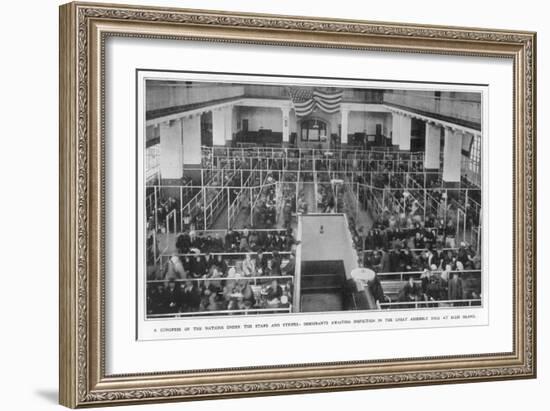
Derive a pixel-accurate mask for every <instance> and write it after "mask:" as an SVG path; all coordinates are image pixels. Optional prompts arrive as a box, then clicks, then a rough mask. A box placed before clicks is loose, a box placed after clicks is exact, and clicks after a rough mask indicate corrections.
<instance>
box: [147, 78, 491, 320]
mask: <svg viewBox="0 0 550 411" xmlns="http://www.w3.org/2000/svg"><path fill="white" fill-rule="evenodd" d="M152 77H153V78H147V79H146V80H145V81H144V88H145V93H144V96H145V101H144V103H143V107H142V110H143V112H144V124H141V125H140V127H141V128H143V129H144V136H145V138H144V139H143V141H142V142H141V144H142V146H143V147H142V151H141V153H143V154H142V155H143V157H144V158H143V159H142V164H143V168H144V170H143V179H142V181H143V185H144V187H143V191H141V193H143V195H142V198H138V202H141V204H142V207H143V209H144V212H143V213H142V217H143V218H141V221H138V222H137V224H142V225H143V232H144V237H145V238H144V241H143V244H138V247H142V248H143V249H144V253H143V256H144V260H145V263H144V265H143V268H144V270H143V271H144V272H141V273H138V274H137V275H138V276H144V277H146V282H145V283H144V285H145V289H144V290H138V292H140V293H145V296H144V298H145V304H144V307H143V308H144V310H145V313H146V315H145V319H149V320H150V319H156V320H158V319H170V318H188V317H217V316H251V315H257V316H261V315H263V316H273V315H281V314H286V315H288V314H295V313H328V312H348V311H369V310H378V311H384V310H388V311H395V310H401V311H403V310H408V311H410V310H432V309H438V308H446V309H454V308H460V309H464V308H478V307H481V306H482V305H483V304H484V300H483V296H484V289H483V275H482V274H483V273H482V267H483V264H482V240H483V238H482V227H483V222H482V195H483V193H482V169H483V167H482V166H483V164H482V145H483V144H482V142H483V132H482V121H483V118H482V117H483V116H482V113H483V110H482V93H481V92H480V91H479V88H478V89H475V88H474V89H473V90H471V91H470V90H469V89H467V88H464V87H462V88H458V87H456V88H453V85H452V84H451V85H438V84H404V85H402V87H396V86H394V85H392V84H387V83H384V82H379V83H376V84H372V82H371V83H369V85H368V86H364V87H358V86H348V87H345V86H341V87H335V86H327V84H326V82H319V84H318V85H315V79H309V81H308V83H307V85H305V84H303V83H300V82H299V81H293V79H291V78H290V79H288V83H284V82H281V83H277V84H274V83H273V82H270V83H261V82H253V81H251V80H250V78H249V77H247V80H246V81H243V82H242V83H239V82H237V81H214V80H210V81H197V80H193V81H185V80H183V79H182V80H179V79H178V80H171V79H155V78H154V76H152ZM213 78H215V77H213Z"/></svg>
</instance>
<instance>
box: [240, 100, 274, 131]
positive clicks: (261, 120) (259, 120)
mask: <svg viewBox="0 0 550 411" xmlns="http://www.w3.org/2000/svg"><path fill="white" fill-rule="evenodd" d="M236 111H237V113H238V114H237V116H238V118H239V120H241V121H242V120H243V119H247V120H248V131H258V130H259V129H260V127H262V128H263V129H264V130H271V131H273V132H278V133H281V132H282V131H283V112H282V111H281V109H280V108H271V107H245V106H238V107H237V108H236ZM241 128H242V126H241Z"/></svg>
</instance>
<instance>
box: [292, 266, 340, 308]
mask: <svg viewBox="0 0 550 411" xmlns="http://www.w3.org/2000/svg"><path fill="white" fill-rule="evenodd" d="M345 282H346V275H345V268H344V263H343V261H341V260H336V261H304V262H302V267H301V299H302V301H301V307H302V312H324V311H342V310H344V309H345V308H344V305H345V304H344V303H345Z"/></svg>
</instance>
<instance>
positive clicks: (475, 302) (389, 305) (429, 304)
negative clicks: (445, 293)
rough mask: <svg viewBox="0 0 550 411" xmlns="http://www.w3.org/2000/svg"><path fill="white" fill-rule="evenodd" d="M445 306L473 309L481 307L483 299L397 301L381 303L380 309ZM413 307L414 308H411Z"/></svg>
mask: <svg viewBox="0 0 550 411" xmlns="http://www.w3.org/2000/svg"><path fill="white" fill-rule="evenodd" d="M441 304H443V307H445V306H454V307H456V306H457V304H459V305H460V306H466V307H472V306H480V305H481V299H480V298H474V299H464V300H428V301H396V302H386V303H379V305H380V308H386V307H387V308H392V307H405V308H413V307H414V308H415V309H416V308H433V306H434V305H437V306H440V307H441ZM411 306H412V307H411Z"/></svg>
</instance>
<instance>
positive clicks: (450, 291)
mask: <svg viewBox="0 0 550 411" xmlns="http://www.w3.org/2000/svg"><path fill="white" fill-rule="evenodd" d="M400 283H401V282H400ZM369 290H370V292H371V295H372V296H373V298H374V300H375V301H376V303H377V305H378V306H379V307H380V308H419V307H420V308H426V307H437V306H439V304H440V302H443V304H445V305H452V306H462V305H466V302H465V301H464V300H469V301H468V302H467V304H468V305H472V306H476V305H481V288H480V279H479V276H476V275H475V274H473V273H461V272H459V271H451V269H450V266H449V265H447V267H446V268H445V269H444V270H443V271H440V270H438V269H436V267H432V269H425V270H423V271H422V274H421V275H420V277H419V278H415V276H413V275H411V276H409V277H408V278H407V280H406V281H405V283H404V284H403V285H402V287H401V288H400V289H399V290H398V293H397V295H396V296H394V299H393V300H392V299H391V298H390V296H389V295H387V294H386V292H385V290H384V287H383V284H382V281H381V280H380V277H379V276H375V279H374V280H372V281H370V282H369ZM392 302H394V303H395V302H397V303H399V304H394V305H393V306H392V305H391V304H389V303H392ZM404 303H410V304H404ZM419 303H420V304H419Z"/></svg>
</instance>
